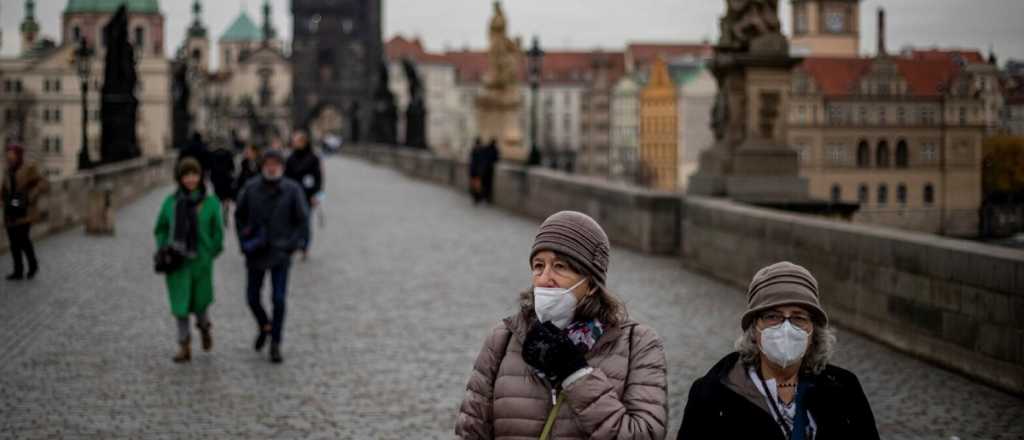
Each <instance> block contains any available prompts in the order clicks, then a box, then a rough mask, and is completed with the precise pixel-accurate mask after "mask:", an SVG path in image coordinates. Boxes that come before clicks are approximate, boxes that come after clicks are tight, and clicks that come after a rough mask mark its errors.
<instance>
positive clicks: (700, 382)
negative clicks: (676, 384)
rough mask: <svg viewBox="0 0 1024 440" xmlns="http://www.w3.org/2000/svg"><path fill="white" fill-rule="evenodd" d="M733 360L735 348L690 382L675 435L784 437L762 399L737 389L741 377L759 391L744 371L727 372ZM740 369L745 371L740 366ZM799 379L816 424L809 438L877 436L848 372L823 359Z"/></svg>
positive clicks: (681, 438) (685, 439)
mask: <svg viewBox="0 0 1024 440" xmlns="http://www.w3.org/2000/svg"><path fill="white" fill-rule="evenodd" d="M737 362H739V353H732V354H730V355H728V356H726V357H725V358H724V359H722V360H721V361H719V362H718V363H717V364H715V366H714V367H712V368H711V371H709V372H708V374H707V375H705V376H704V377H702V378H700V379H697V381H696V382H694V383H693V386H691V387H690V396H689V398H688V399H687V401H686V409H685V410H684V411H683V423H682V426H680V428H679V435H678V437H677V439H678V440H689V439H733V438H735V439H757V440H785V436H784V435H783V433H782V430H781V429H779V426H778V425H777V424H776V423H775V419H774V418H773V417H772V415H771V413H770V412H768V410H766V409H765V407H767V403H765V404H764V407H762V406H759V405H757V404H755V403H754V402H753V401H751V399H750V398H748V397H744V396H743V395H741V394H740V392H738V391H737V388H743V387H742V386H737V385H736V382H735V381H736V378H737V377H741V378H746V384H747V385H749V388H752V389H753V390H754V391H753V393H757V394H756V396H757V397H761V394H760V393H759V392H758V391H756V388H753V382H752V381H750V380H749V376H748V375H746V374H745V373H743V374H739V373H736V372H733V368H734V367H736V364H737ZM740 369H741V370H743V371H745V369H743V368H742V366H741V367H740ZM730 373H732V374H730ZM800 380H801V381H809V382H808V383H809V384H810V386H809V387H808V389H807V396H806V397H805V399H806V403H807V409H808V410H809V411H810V413H811V416H812V417H813V418H814V422H815V423H816V424H817V426H818V432H817V436H816V437H815V440H837V439H850V440H875V439H878V438H879V437H878V428H877V427H876V425H875V417H874V415H873V414H872V413H871V406H870V405H869V404H868V399H867V397H866V396H865V395H864V390H863V389H861V386H860V382H859V381H858V380H857V376H855V375H854V374H853V373H851V372H849V371H846V370H844V369H842V368H839V367H835V366H832V365H829V366H827V367H825V370H824V371H822V372H821V374H819V375H816V376H801V379H800ZM755 400H756V399H755Z"/></svg>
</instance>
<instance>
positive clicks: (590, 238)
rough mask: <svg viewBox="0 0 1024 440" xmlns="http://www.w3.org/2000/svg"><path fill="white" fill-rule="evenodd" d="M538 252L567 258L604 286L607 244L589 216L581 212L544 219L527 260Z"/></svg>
mask: <svg viewBox="0 0 1024 440" xmlns="http://www.w3.org/2000/svg"><path fill="white" fill-rule="evenodd" d="M541 251H553V252H557V253H559V254H562V255H564V256H566V257H568V258H571V259H572V260H573V261H574V262H576V263H577V264H579V265H580V266H582V267H584V268H586V269H587V270H588V271H589V272H590V274H591V275H592V276H593V277H594V279H595V280H596V281H597V282H598V283H599V284H600V285H601V286H604V285H605V278H606V276H607V273H608V254H609V252H611V244H610V243H609V242H608V235H607V234H605V233H604V229H601V225H599V224H597V222H596V221H594V219H592V218H590V216H588V215H586V214H584V213H582V212H576V211H562V212H559V213H557V214H554V215H552V216H551V217H548V218H547V220H544V223H542V224H541V225H540V230H539V231H537V237H536V238H534V239H533V250H531V251H530V260H533V257H534V255H537V253H538V252H541Z"/></svg>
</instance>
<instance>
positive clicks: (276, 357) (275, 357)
mask: <svg viewBox="0 0 1024 440" xmlns="http://www.w3.org/2000/svg"><path fill="white" fill-rule="evenodd" d="M270 362H271V363H275V364H280V363H281V362H284V358H283V357H281V344H278V343H276V342H271V343H270Z"/></svg>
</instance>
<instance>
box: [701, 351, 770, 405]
mask: <svg viewBox="0 0 1024 440" xmlns="http://www.w3.org/2000/svg"><path fill="white" fill-rule="evenodd" d="M711 371H712V373H713V374H715V376H717V380H718V382H719V383H721V384H722V385H724V386H725V387H726V388H728V389H729V390H731V391H732V392H734V393H736V394H738V395H739V396H740V397H742V398H744V399H746V400H747V401H749V402H750V403H752V404H754V406H756V407H758V408H761V409H762V410H763V411H764V412H765V413H766V414H768V415H771V414H772V412H771V409H770V408H768V402H765V400H764V395H763V394H761V392H760V391H758V389H757V386H756V385H754V382H752V381H751V380H750V375H749V374H747V366H746V365H744V364H743V362H741V361H740V354H739V353H735V352H734V353H732V354H730V355H728V356H726V357H725V358H723V359H722V360H721V361H718V364H716V365H715V366H714V367H712V368H711Z"/></svg>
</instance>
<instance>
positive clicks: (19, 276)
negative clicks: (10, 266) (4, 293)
mask: <svg viewBox="0 0 1024 440" xmlns="http://www.w3.org/2000/svg"><path fill="white" fill-rule="evenodd" d="M23 279H25V276H24V275H22V274H21V272H15V273H12V274H10V275H7V281H21V280H23Z"/></svg>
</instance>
